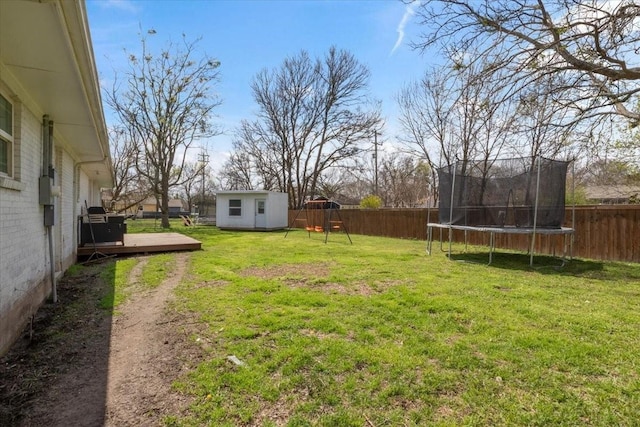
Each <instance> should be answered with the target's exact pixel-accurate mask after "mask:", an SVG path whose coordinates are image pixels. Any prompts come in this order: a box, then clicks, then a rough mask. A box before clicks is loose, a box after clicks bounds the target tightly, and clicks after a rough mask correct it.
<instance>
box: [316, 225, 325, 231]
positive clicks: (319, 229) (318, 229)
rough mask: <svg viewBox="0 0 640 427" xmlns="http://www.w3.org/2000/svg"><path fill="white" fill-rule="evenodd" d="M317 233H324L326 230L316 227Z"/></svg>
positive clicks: (319, 226)
mask: <svg viewBox="0 0 640 427" xmlns="http://www.w3.org/2000/svg"><path fill="white" fill-rule="evenodd" d="M316 231H317V232H318V233H322V232H323V231H324V228H322V226H321V225H316Z"/></svg>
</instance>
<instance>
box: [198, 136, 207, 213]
mask: <svg viewBox="0 0 640 427" xmlns="http://www.w3.org/2000/svg"><path fill="white" fill-rule="evenodd" d="M198 161H200V162H201V163H202V199H201V200H200V208H199V209H198V216H202V214H203V213H204V198H205V182H206V177H205V171H206V169H207V163H208V162H209V155H208V154H207V152H206V151H204V148H203V149H202V151H201V152H200V154H198Z"/></svg>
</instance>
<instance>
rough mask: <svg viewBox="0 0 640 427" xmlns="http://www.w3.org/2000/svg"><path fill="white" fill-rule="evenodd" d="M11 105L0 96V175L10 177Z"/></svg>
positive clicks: (11, 146) (11, 154)
mask: <svg viewBox="0 0 640 427" xmlns="http://www.w3.org/2000/svg"><path fill="white" fill-rule="evenodd" d="M12 158H13V105H12V104H11V103H10V102H9V100H7V98H5V97H4V96H2V95H1V94H0V175H9V176H11V175H12V169H13V166H12Z"/></svg>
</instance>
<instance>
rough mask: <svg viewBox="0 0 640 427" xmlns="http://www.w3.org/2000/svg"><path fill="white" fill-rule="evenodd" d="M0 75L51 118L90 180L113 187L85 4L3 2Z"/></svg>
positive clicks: (34, 108) (24, 99)
mask: <svg viewBox="0 0 640 427" xmlns="http://www.w3.org/2000/svg"><path fill="white" fill-rule="evenodd" d="M26 47H28V49H27V48H26ZM0 73H2V79H3V80H6V81H12V82H14V83H16V84H14V85H13V86H14V87H20V88H23V89H24V91H25V93H18V95H19V96H20V98H21V101H22V102H24V103H25V105H26V106H28V107H29V109H30V110H32V111H33V112H35V113H36V114H41V115H45V114H46V115H49V118H50V120H52V121H53V122H54V138H56V140H57V141H59V142H60V143H62V144H64V145H65V147H66V149H67V150H68V151H70V152H71V153H72V154H73V155H74V156H75V158H76V160H77V162H79V163H81V164H82V165H81V167H82V168H83V170H84V171H85V172H86V173H87V174H88V176H89V177H90V178H91V179H92V180H94V181H95V182H96V183H97V184H98V185H100V186H102V187H111V186H113V167H112V163H111V156H110V154H109V139H108V136H107V128H106V124H105V119H104V113H103V110H102V99H101V97H100V87H99V83H98V73H97V71H96V68H95V61H94V56H93V47H92V45H91V37H90V33H89V24H88V20H87V13H86V9H85V4H84V1H65V0H47V1H44V2H36V1H0Z"/></svg>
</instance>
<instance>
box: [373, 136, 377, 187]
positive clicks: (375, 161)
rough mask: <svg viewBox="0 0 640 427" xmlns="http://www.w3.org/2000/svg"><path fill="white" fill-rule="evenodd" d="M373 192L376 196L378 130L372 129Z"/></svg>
mask: <svg viewBox="0 0 640 427" xmlns="http://www.w3.org/2000/svg"><path fill="white" fill-rule="evenodd" d="M373 162H374V194H375V195H376V196H378V131H377V130H374V131H373Z"/></svg>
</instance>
